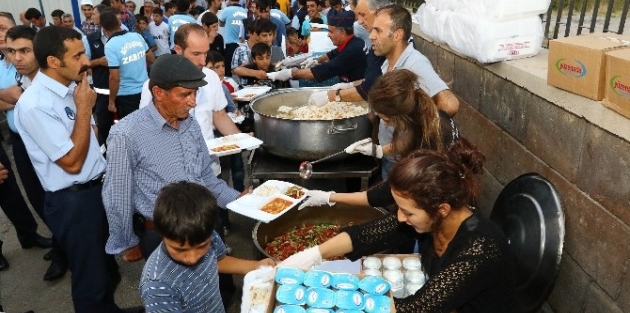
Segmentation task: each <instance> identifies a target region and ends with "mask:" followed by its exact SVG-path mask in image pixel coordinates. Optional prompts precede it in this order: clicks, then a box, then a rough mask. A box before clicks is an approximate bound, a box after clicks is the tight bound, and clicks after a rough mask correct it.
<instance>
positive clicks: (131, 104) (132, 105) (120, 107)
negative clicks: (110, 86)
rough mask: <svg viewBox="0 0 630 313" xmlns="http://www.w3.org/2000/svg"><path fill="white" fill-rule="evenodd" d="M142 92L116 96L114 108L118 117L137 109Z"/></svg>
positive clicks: (120, 117) (121, 117)
mask: <svg viewBox="0 0 630 313" xmlns="http://www.w3.org/2000/svg"><path fill="white" fill-rule="evenodd" d="M141 95H142V94H140V93H139V94H135V95H128V96H118V97H116V110H117V112H118V118H119V119H121V120H122V119H123V118H124V117H125V116H127V115H129V114H131V112H133V111H135V110H137V109H138V108H139V107H140V97H141Z"/></svg>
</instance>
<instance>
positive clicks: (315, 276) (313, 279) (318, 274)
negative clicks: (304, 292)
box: [304, 270, 332, 288]
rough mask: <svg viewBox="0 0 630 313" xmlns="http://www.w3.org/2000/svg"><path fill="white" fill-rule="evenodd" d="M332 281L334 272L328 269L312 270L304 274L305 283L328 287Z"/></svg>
mask: <svg viewBox="0 0 630 313" xmlns="http://www.w3.org/2000/svg"><path fill="white" fill-rule="evenodd" d="M331 283H332V274H331V273H328V272H326V271H320V270H310V271H308V272H306V274H304V285H306V286H308V287H321V288H327V287H328V286H330V284H331Z"/></svg>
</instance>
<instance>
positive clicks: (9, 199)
mask: <svg viewBox="0 0 630 313" xmlns="http://www.w3.org/2000/svg"><path fill="white" fill-rule="evenodd" d="M0 163H2V165H4V167H6V168H7V170H9V177H8V178H7V179H6V180H5V181H4V183H3V184H0V207H2V211H4V214H6V216H7V218H9V221H11V224H13V227H15V232H16V233H17V237H18V240H19V241H20V244H22V245H29V244H31V243H32V241H33V240H35V236H36V235H37V222H36V221H35V218H34V217H33V214H32V213H31V211H30V210H29V209H28V206H27V205H26V201H24V198H23V197H22V192H21V191H20V188H19V187H18V184H17V180H16V178H15V172H14V171H13V168H12V166H11V162H10V160H9V156H8V155H7V152H6V151H5V150H4V146H3V145H2V144H0Z"/></svg>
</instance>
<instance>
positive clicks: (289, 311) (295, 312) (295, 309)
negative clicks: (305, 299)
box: [273, 304, 306, 313]
mask: <svg viewBox="0 0 630 313" xmlns="http://www.w3.org/2000/svg"><path fill="white" fill-rule="evenodd" d="M305 312H306V311H305V310H304V308H303V307H301V306H299V305H290V304H285V305H280V306H278V307H276V308H275V309H274V310H273V313H305Z"/></svg>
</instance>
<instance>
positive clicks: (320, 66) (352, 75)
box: [278, 10, 367, 82]
mask: <svg viewBox="0 0 630 313" xmlns="http://www.w3.org/2000/svg"><path fill="white" fill-rule="evenodd" d="M329 13H330V14H329V15H328V37H329V38H330V39H331V40H332V42H333V44H334V45H335V46H337V48H336V49H334V50H331V51H330V52H328V53H326V54H323V55H321V56H320V57H318V58H311V59H308V60H307V61H305V65H306V68H304V69H293V70H291V72H290V73H291V77H288V76H289V75H288V73H289V72H288V71H289V70H284V71H283V73H282V72H281V73H282V74H279V75H278V79H280V80H283V79H284V78H286V79H289V78H293V79H314V80H316V81H318V82H321V81H324V80H326V79H329V78H331V77H334V76H339V80H340V81H342V82H352V81H355V80H360V79H362V78H363V76H364V73H365V68H366V67H367V60H366V55H365V51H364V50H363V48H364V47H365V42H364V41H363V40H362V39H360V38H358V37H355V36H354V29H353V23H354V12H352V11H344V12H337V11H335V10H331V11H330V12H329Z"/></svg>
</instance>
